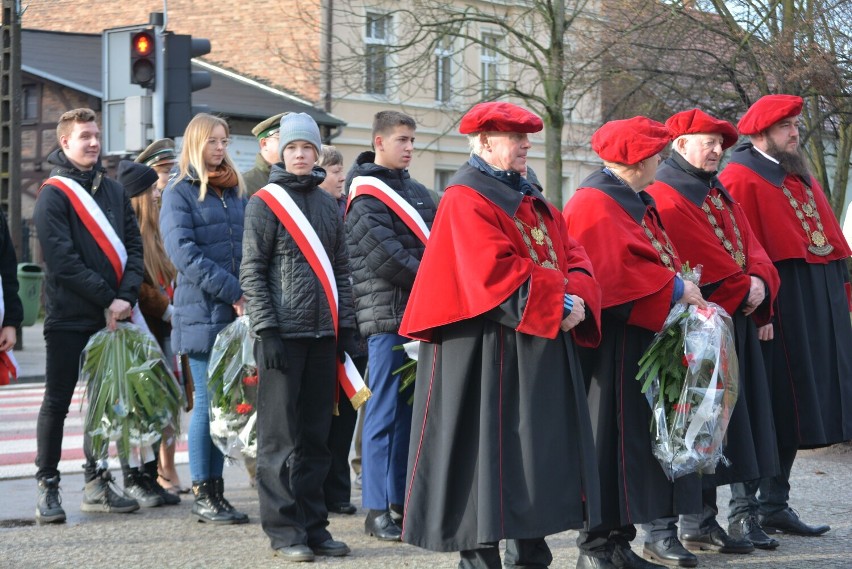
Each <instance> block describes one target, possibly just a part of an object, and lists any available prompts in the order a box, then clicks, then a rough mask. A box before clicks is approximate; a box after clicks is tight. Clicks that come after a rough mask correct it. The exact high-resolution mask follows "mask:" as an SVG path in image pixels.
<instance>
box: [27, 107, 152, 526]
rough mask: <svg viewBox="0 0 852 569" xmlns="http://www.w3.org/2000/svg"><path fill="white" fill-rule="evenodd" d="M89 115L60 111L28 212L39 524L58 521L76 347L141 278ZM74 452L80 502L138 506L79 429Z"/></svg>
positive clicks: (105, 508) (132, 237)
mask: <svg viewBox="0 0 852 569" xmlns="http://www.w3.org/2000/svg"><path fill="white" fill-rule="evenodd" d="M95 119H96V115H95V112H94V111H92V110H91V109H74V110H71V111H68V112H66V113H65V114H63V115H62V116H61V117H60V119H59V123H58V124H57V126H56V138H57V141H58V142H59V149H57V150H55V151H54V152H52V153H51V154H50V156H48V162H50V163H51V164H52V165H53V170H52V171H51V177H50V178H49V179H48V180H46V181H45V183H44V185H43V186H42V187H41V189H40V190H39V195H38V199H37V200H36V205H35V211H34V212H33V219H34V220H35V224H36V230H37V231H38V238H39V242H40V244H41V249H42V254H43V255H44V261H45V265H46V279H45V284H46V287H45V298H46V317H45V321H44V338H45V343H46V346H47V360H46V369H45V391H44V400H43V401H42V404H41V409H40V410H39V415H38V423H37V435H36V436H37V444H38V451H37V455H36V465H37V466H38V472H37V473H36V479H37V480H38V488H39V497H38V505H37V509H36V519H37V520H38V521H39V522H41V523H50V522H63V521H65V511H64V510H63V509H62V506H61V501H60V499H59V470H58V466H59V458H60V456H61V454H62V435H63V428H64V426H65V416H66V415H67V414H68V407H69V405H70V404H71V397H72V395H73V394H74V388H75V387H76V385H77V372H78V368H79V364H80V354H81V353H82V351H83V348H84V347H85V346H86V343H87V342H88V340H89V337H90V336H91V335H92V334H94V333H95V332H97V331H98V330H100V329H101V328H103V327H104V326H109V327H111V328H114V327H115V324H116V322H117V321H119V320H124V319H127V318H129V317H130V312H131V309H132V307H133V305H134V304H136V300H137V295H138V293H139V285H140V284H141V283H142V275H143V265H142V238H141V237H140V235H139V228H138V226H137V225H136V216H135V214H134V213H133V209H132V207H131V205H130V200H129V199H128V198H127V196H126V195H125V193H124V189H123V188H122V187H121V184H119V183H118V182H116V181H114V180H111V179H109V178H107V177H106V176H105V172H106V170H105V169H104V168H103V167H102V166H101V162H100V151H101V143H100V130H99V128H98V125H97V123H96V122H95ZM86 204H89V205H88V206H87V205H86ZM93 210H97V211H93ZM81 216H83V217H86V218H87V221H88V222H89V223H90V224H91V223H92V222H95V223H96V224H97V223H98V221H97V220H100V222H99V223H101V224H104V225H99V227H102V228H103V229H105V230H106V231H105V232H104V235H105V236H107V239H105V240H104V239H100V241H98V240H96V239H95V237H94V236H93V234H92V233H91V232H90V231H89V229H87V226H86V225H85V224H84V221H83V217H81ZM105 225H108V227H106V226H105ZM121 249H124V250H125V252H126V262H125V263H124V266H123V267H120V266H117V265H114V264H113V263H112V262H111V261H110V257H108V255H107V253H106V251H108V250H109V251H110V253H111V255H112V256H113V258H116V257H115V254H116V251H120V250H121ZM120 256H121V255H120V254H119V255H118V258H120ZM83 450H84V451H85V453H86V464H85V470H86V472H85V477H86V488H85V491H84V495H83V504H82V505H81V506H80V509H81V510H83V511H84V512H110V513H126V512H132V511H134V510H137V509H138V508H139V504H138V503H137V502H136V500H132V499H129V498H127V497H126V496H124V495H123V494H122V493H121V492H120V491H117V490H116V489H115V488H114V486H113V485H111V481H112V477H111V475H110V473H109V471H108V470H107V469H106V465H104V464H100V463H99V462H98V461H97V460H96V457H94V456H93V453H92V449H91V439H90V437H89V435H88V433H87V434H86V435H85V437H84V443H83Z"/></svg>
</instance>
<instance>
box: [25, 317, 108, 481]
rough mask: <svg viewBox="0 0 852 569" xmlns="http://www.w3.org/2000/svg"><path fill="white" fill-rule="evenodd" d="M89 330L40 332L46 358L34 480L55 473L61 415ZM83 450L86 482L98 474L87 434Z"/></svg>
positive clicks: (59, 452) (74, 382)
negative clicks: (42, 334)
mask: <svg viewBox="0 0 852 569" xmlns="http://www.w3.org/2000/svg"><path fill="white" fill-rule="evenodd" d="M95 332H96V330H92V331H91V332H76V331H75V332H71V331H58V330H51V331H47V330H46V331H45V332H44V341H45V347H46V349H47V358H46V360H45V373H44V379H45V386H44V400H42V402H41V408H40V409H39V412H38V420H37V423H36V441H37V442H36V444H37V451H36V466H37V467H38V471H37V472H36V479H42V478H51V477H54V476H58V475H59V468H58V467H59V459H60V458H61V457H62V437H63V434H64V431H65V417H67V416H68V409H69V407H70V406H71V398H72V396H73V395H74V388H75V387H77V380H78V377H79V369H80V354H82V353H83V348H85V347H86V343H87V342H88V341H89V337H90V336H91V335H92V334H94V333H95ZM83 452H84V453H85V455H86V463H85V465H84V467H85V476H86V482H88V481H90V480H94V479H95V478H96V477H97V475H98V467H97V464H96V462H95V458H94V456H93V455H92V440H91V437H90V436H89V434H88V433H85V434H84V436H83Z"/></svg>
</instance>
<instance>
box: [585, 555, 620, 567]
mask: <svg viewBox="0 0 852 569" xmlns="http://www.w3.org/2000/svg"><path fill="white" fill-rule="evenodd" d="M577 569H617V568H616V566H615V564H613V562H612V561H610V559H609V558H608V557H592V556H591V555H587V554H585V553H581V554H580V556H579V557H577Z"/></svg>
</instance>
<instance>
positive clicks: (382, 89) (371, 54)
mask: <svg viewBox="0 0 852 569" xmlns="http://www.w3.org/2000/svg"><path fill="white" fill-rule="evenodd" d="M390 26H391V17H390V16H389V15H388V14H378V13H375V12H367V30H366V34H365V36H364V44H365V46H364V47H365V50H364V51H365V54H364V91H366V92H367V93H370V94H372V95H385V94H387V88H388V39H389V35H390Z"/></svg>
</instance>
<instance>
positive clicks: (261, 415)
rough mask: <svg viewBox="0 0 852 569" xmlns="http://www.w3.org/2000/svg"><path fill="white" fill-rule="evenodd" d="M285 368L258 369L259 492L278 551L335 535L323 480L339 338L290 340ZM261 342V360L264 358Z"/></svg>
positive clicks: (263, 520) (263, 516)
mask: <svg viewBox="0 0 852 569" xmlns="http://www.w3.org/2000/svg"><path fill="white" fill-rule="evenodd" d="M284 344H285V347H286V350H287V363H288V367H287V369H286V370H285V371H281V370H277V369H266V368H264V367H263V366H262V365H261V366H259V368H258V374H259V384H258V397H257V399H258V402H257V491H258V496H259V498H260V500H259V501H260V522H261V526H262V527H263V531H265V532H266V535H268V536H269V539H270V540H271V542H272V548H273V549H279V548H281V547H288V546H291V545H298V544H305V545H308V546H316V545H319V544H320V543H322V542H324V541H326V540H328V539H331V534H330V533H329V532H328V530H326V527H327V526H328V510H327V509H326V505H325V499H324V497H323V490H322V486H323V481H324V480H325V477H326V475H327V474H328V469H329V465H330V463H331V454H330V453H329V451H328V447H327V445H326V441H327V440H328V433H329V429H330V428H331V417H332V411H333V406H334V386H335V384H336V376H335V374H336V363H335V358H336V357H337V353H336V343H335V340H334V338H319V339H313V338H310V339H295V340H284ZM260 349H261V347H260V344H258V345H257V347H256V352H255V353H256V355H257V361H258V362H260V361H262V359H263V358H262V355H261V352H260Z"/></svg>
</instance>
